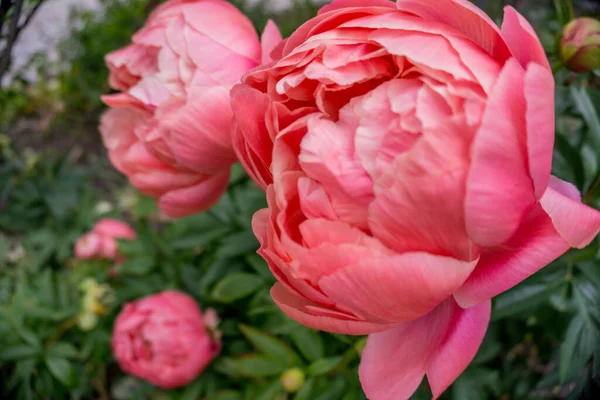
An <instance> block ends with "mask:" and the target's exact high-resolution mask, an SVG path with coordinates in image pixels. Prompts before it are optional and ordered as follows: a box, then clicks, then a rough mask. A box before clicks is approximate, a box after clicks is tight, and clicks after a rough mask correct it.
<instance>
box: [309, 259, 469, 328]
mask: <svg viewBox="0 0 600 400" xmlns="http://www.w3.org/2000/svg"><path fill="white" fill-rule="evenodd" d="M354 259H355V260H356V262H355V264H354V265H351V266H347V267H344V268H339V269H337V270H336V271H335V272H333V273H331V274H330V275H328V276H325V277H323V278H321V279H320V281H319V287H320V288H321V290H322V291H323V292H324V293H325V294H326V295H327V297H328V298H329V299H331V300H332V301H334V302H335V303H336V304H338V305H343V306H344V307H345V308H346V309H348V310H352V312H353V313H354V314H356V315H358V316H361V317H363V318H365V319H367V320H376V321H385V322H388V323H393V322H396V323H398V322H403V321H409V320H412V319H415V318H419V317H421V316H423V315H425V314H426V313H428V312H429V311H431V310H432V309H434V308H435V307H436V306H437V305H438V304H440V303H441V302H442V301H444V299H447V298H448V297H449V296H451V295H452V293H454V292H455V291H456V290H457V289H458V288H459V287H460V286H461V285H462V284H463V282H464V281H465V280H466V279H467V277H468V276H469V275H470V274H471V272H472V271H473V269H474V268H475V265H476V264H477V260H475V261H471V262H464V261H459V260H456V259H453V258H450V257H442V256H436V255H432V254H429V253H417V252H414V253H404V254H400V255H397V256H391V257H375V256H370V257H364V258H363V259H360V255H359V254H356V253H355V257H354Z"/></svg>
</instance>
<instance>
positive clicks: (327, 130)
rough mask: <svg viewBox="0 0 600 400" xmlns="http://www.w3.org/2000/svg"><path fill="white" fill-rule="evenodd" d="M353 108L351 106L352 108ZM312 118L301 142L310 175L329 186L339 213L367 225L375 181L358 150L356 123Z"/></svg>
mask: <svg viewBox="0 0 600 400" xmlns="http://www.w3.org/2000/svg"><path fill="white" fill-rule="evenodd" d="M350 110H351V109H350ZM345 115H346V114H345V113H342V114H341V117H340V121H338V122H337V123H335V122H333V121H330V120H327V119H324V118H312V119H310V120H309V123H308V132H307V134H306V135H305V136H304V138H303V139H302V142H301V150H300V156H299V157H298V160H299V162H300V164H301V165H302V169H303V171H304V172H305V173H306V174H307V175H308V177H310V178H312V179H314V180H315V181H317V182H319V183H320V184H322V185H324V186H325V187H326V188H327V192H328V194H329V196H330V198H331V204H332V205H333V208H334V210H335V211H336V214H337V215H338V217H339V218H340V219H341V220H342V221H344V222H347V223H350V224H353V225H357V226H359V227H366V226H367V214H366V213H367V206H368V204H369V203H370V202H371V201H372V199H373V189H372V187H373V181H372V180H371V177H370V176H369V175H368V174H367V172H366V171H365V169H364V167H363V166H362V164H361V163H360V160H359V159H358V157H357V156H356V154H355V153H354V143H353V135H354V132H355V130H356V123H355V121H354V120H352V118H350V117H349V119H350V120H348V119H346V118H344V116H345Z"/></svg>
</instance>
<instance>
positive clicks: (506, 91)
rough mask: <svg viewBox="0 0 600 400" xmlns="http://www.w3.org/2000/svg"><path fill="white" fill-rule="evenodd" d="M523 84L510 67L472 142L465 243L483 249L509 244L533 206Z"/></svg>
mask: <svg viewBox="0 0 600 400" xmlns="http://www.w3.org/2000/svg"><path fill="white" fill-rule="evenodd" d="M523 79H524V71H523V68H522V67H521V65H520V64H519V63H518V62H517V61H515V60H514V59H511V60H510V61H508V63H507V64H506V66H505V67H504V69H503V70H502V73H501V74H500V76H499V78H498V82H497V83H496V85H495V87H494V89H493V91H492V93H491V95H490V98H489V99H488V105H487V108H486V111H485V114H484V116H483V121H482V123H481V127H480V128H479V131H478V132H477V134H476V136H475V140H474V141H473V147H472V150H471V153H472V160H471V166H470V171H469V177H468V180H467V195H466V205H465V213H466V214H465V215H466V226H467V233H468V234H469V237H470V238H471V239H473V241H475V242H476V243H478V244H480V245H483V246H496V245H499V244H501V243H504V242H505V241H507V240H508V239H509V238H510V237H511V236H512V235H513V234H514V233H515V232H516V230H517V229H518V227H519V225H520V223H521V221H522V219H523V217H524V216H525V214H526V213H527V212H528V211H529V210H530V209H531V207H532V206H533V205H534V204H535V197H534V188H533V183H532V181H531V177H530V176H529V170H528V166H527V149H526V140H527V124H526V120H525V110H526V104H525V98H524V96H523V85H524V82H523Z"/></svg>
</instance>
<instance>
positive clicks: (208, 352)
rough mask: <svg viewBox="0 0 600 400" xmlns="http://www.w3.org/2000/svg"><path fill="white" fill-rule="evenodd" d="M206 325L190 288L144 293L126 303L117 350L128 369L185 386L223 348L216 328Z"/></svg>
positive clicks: (168, 384)
mask: <svg viewBox="0 0 600 400" xmlns="http://www.w3.org/2000/svg"><path fill="white" fill-rule="evenodd" d="M212 313H214V312H213V311H210V310H209V311H207V314H209V315H212ZM211 318H212V317H211ZM206 325H207V324H206V323H205V320H204V319H203V317H202V314H201V312H200V309H199V308H198V305H197V304H196V302H195V301H194V300H193V299H192V298H191V297H190V296H188V295H186V294H184V293H181V292H176V291H166V292H162V293H159V294H155V295H152V296H148V297H144V298H142V299H140V300H136V301H134V302H132V303H128V304H126V305H125V308H124V309H123V311H121V313H120V314H119V316H118V317H117V320H116V321H115V327H114V331H113V336H112V349H113V355H114V356H115V359H116V360H117V362H118V363H119V365H120V366H121V368H122V369H123V370H124V371H126V372H127V373H129V374H132V375H135V376H137V377H140V378H142V379H146V380H147V381H149V382H150V383H152V384H153V385H156V386H159V387H162V388H174V387H179V386H184V385H186V384H188V383H190V382H191V381H193V380H194V379H196V377H197V376H198V375H200V373H201V372H202V371H203V370H204V368H205V367H206V366H207V365H208V364H209V363H210V362H211V361H212V359H213V358H215V357H216V356H217V354H219V351H220V350H221V344H220V343H219V341H218V339H216V336H215V333H216V331H212V330H211V329H209V328H208V327H206Z"/></svg>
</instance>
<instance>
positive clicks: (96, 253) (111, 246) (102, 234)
mask: <svg viewBox="0 0 600 400" xmlns="http://www.w3.org/2000/svg"><path fill="white" fill-rule="evenodd" d="M135 237H136V234H135V231H134V230H133V229H132V228H131V227H130V226H129V225H127V224H126V223H125V222H123V221H119V220H117V219H111V218H104V219H101V220H100V221H98V222H97V223H96V225H94V228H93V229H92V230H91V231H90V232H88V233H86V234H85V235H83V236H82V237H80V238H79V239H78V240H77V242H76V243H75V257H76V258H78V259H80V260H88V259H105V260H112V261H122V258H123V257H122V256H121V255H120V254H119V252H118V243H117V239H127V240H134V239H135Z"/></svg>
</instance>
